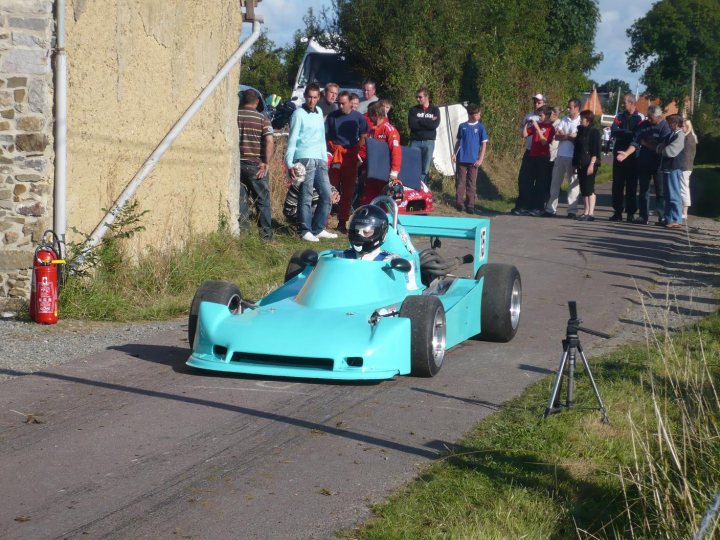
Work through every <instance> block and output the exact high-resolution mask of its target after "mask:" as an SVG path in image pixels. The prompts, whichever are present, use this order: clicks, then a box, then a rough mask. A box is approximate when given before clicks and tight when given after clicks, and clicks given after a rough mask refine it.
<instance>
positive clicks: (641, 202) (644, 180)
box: [638, 169, 665, 221]
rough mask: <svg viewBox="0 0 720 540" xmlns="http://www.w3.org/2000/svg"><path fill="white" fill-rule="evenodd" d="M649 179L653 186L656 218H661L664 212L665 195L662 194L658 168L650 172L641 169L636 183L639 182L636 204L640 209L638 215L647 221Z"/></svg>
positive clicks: (648, 212)
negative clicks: (638, 194)
mask: <svg viewBox="0 0 720 540" xmlns="http://www.w3.org/2000/svg"><path fill="white" fill-rule="evenodd" d="M650 180H652V181H653V185H654V186H655V210H656V211H657V215H658V220H661V219H663V215H664V214H665V197H664V195H663V193H664V191H665V190H664V189H663V180H662V175H661V173H660V170H659V169H655V170H653V171H652V172H648V171H642V172H641V173H640V174H639V175H638V183H639V184H640V196H639V197H638V206H639V209H640V212H639V213H640V217H641V218H642V219H644V220H645V221H647V220H648V219H649V217H650Z"/></svg>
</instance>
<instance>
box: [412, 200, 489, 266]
mask: <svg viewBox="0 0 720 540" xmlns="http://www.w3.org/2000/svg"><path fill="white" fill-rule="evenodd" d="M400 224H401V225H402V226H403V228H404V229H405V230H406V231H407V233H408V234H409V235H410V236H436V237H439V238H461V239H465V240H474V241H475V242H474V248H473V273H474V274H475V273H477V271H478V269H479V268H480V267H481V266H483V265H484V264H486V263H487V259H488V253H489V251H490V220H489V219H477V218H454V217H440V216H418V215H412V214H404V215H403V216H401V219H400Z"/></svg>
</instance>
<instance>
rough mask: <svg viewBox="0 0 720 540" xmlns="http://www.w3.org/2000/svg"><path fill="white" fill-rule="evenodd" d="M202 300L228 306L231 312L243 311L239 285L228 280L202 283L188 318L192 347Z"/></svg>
mask: <svg viewBox="0 0 720 540" xmlns="http://www.w3.org/2000/svg"><path fill="white" fill-rule="evenodd" d="M200 302H213V303H215V304H222V305H225V306H227V308H228V311H230V313H233V314H236V313H242V296H241V295H240V289H238V287H237V285H235V284H234V283H228V282H227V281H206V282H205V283H203V284H202V285H200V288H199V289H198V290H197V292H196V293H195V296H194V297H193V300H192V304H190V317H189V318H188V343H189V344H190V348H191V349H192V348H193V341H194V340H195V332H196V331H197V323H198V313H199V312H200Z"/></svg>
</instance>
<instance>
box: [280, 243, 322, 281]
mask: <svg viewBox="0 0 720 540" xmlns="http://www.w3.org/2000/svg"><path fill="white" fill-rule="evenodd" d="M308 254H315V256H316V258H317V253H316V252H315V251H313V250H311V249H304V250H302V251H296V252H295V253H293V254H292V255H291V256H290V261H289V262H288V265H287V269H286V270H285V280H284V281H283V283H287V282H288V281H290V280H291V279H292V278H294V277H295V276H297V275H298V274H300V272H302V271H303V270H305V267H306V266H307V265H308V263H307V257H308Z"/></svg>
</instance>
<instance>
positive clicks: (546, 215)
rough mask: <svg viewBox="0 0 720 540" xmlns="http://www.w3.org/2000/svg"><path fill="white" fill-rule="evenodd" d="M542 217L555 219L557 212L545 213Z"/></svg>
mask: <svg viewBox="0 0 720 540" xmlns="http://www.w3.org/2000/svg"><path fill="white" fill-rule="evenodd" d="M540 217H555V212H548V211H545V212H543V213H542V216H540Z"/></svg>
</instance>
